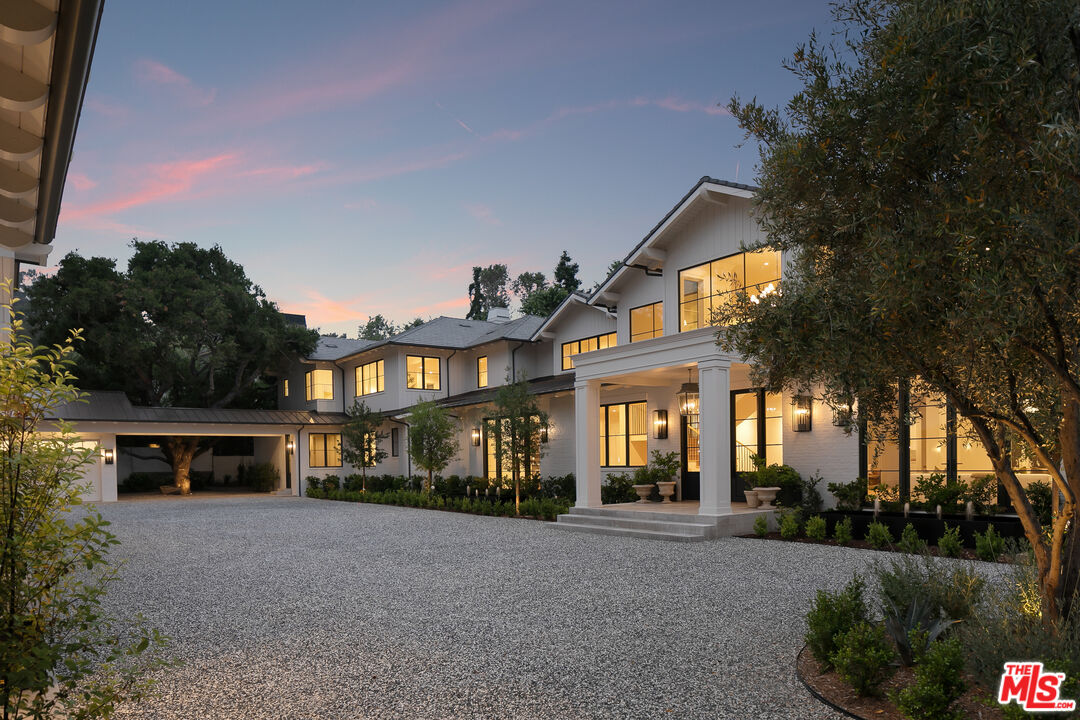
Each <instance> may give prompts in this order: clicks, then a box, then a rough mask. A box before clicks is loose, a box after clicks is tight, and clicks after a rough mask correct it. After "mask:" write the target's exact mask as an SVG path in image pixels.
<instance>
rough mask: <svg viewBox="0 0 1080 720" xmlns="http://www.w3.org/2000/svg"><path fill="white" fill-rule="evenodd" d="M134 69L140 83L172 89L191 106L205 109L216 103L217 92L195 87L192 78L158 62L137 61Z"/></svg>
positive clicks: (148, 60) (145, 59)
mask: <svg viewBox="0 0 1080 720" xmlns="http://www.w3.org/2000/svg"><path fill="white" fill-rule="evenodd" d="M134 69H135V77H136V78H137V79H138V80H139V81H141V82H143V83H146V84H148V85H156V86H159V87H168V88H171V89H172V90H173V91H174V92H176V93H177V95H178V96H179V97H180V99H181V100H183V101H184V102H186V103H188V104H190V105H196V106H199V107H205V106H207V105H209V104H210V103H212V102H214V97H215V96H216V95H217V90H214V89H213V88H211V89H209V90H204V89H202V88H200V87H198V86H197V85H195V83H194V82H192V81H191V78H189V77H187V76H185V75H181V74H180V73H178V72H177V71H175V70H173V69H172V68H171V67H168V66H167V65H163V64H161V63H159V62H157V61H156V60H150V59H148V58H143V59H140V60H136V61H135V67H134Z"/></svg>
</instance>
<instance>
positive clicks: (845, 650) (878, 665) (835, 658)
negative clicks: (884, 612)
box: [829, 620, 895, 696]
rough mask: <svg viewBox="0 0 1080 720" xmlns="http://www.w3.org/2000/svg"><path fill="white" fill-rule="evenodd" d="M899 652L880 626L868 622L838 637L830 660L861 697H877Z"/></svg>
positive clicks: (838, 672)
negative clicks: (896, 652) (890, 664)
mask: <svg viewBox="0 0 1080 720" xmlns="http://www.w3.org/2000/svg"><path fill="white" fill-rule="evenodd" d="M894 655H895V653H893V651H892V648H891V647H889V643H888V641H887V640H886V639H885V631H884V630H882V628H881V626H880V625H877V624H871V623H869V622H867V621H865V620H863V621H860V622H858V623H856V625H855V626H854V627H852V628H851V629H850V630H848V631H847V632H844V633H843V634H841V635H838V636H837V638H836V650H835V651H833V653H832V654H831V655H830V656H829V661H830V662H831V663H832V666H833V667H834V668H836V674H837V675H839V676H840V677H841V678H842V679H843V680H844V681H845V682H847V683H848V684H849V685H851V687H852V688H854V689H855V692H856V693H857V694H858V695H859V696H867V695H877V694H878V693H879V691H880V688H881V683H882V682H883V681H884V680H885V678H886V677H887V675H888V671H889V663H890V662H891V661H892V659H893V657H894Z"/></svg>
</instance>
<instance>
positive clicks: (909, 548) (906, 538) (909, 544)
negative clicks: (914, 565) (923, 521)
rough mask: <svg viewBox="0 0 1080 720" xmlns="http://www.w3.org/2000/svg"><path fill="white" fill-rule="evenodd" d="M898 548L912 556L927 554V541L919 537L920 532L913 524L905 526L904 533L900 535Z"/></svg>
mask: <svg viewBox="0 0 1080 720" xmlns="http://www.w3.org/2000/svg"><path fill="white" fill-rule="evenodd" d="M896 547H898V548H900V549H901V550H903V551H904V552H906V553H911V554H912V555H923V554H925V553H926V541H925V540H923V539H922V538H920V537H919V533H918V531H916V530H915V526H914V525H912V524H911V523H908V524H907V525H905V526H904V531H903V532H902V533H900V542H898V543H896Z"/></svg>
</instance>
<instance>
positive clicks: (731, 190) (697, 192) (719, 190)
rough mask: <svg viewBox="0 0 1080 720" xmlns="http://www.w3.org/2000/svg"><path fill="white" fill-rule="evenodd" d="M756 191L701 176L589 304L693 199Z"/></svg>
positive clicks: (593, 296) (592, 298)
mask: <svg viewBox="0 0 1080 720" xmlns="http://www.w3.org/2000/svg"><path fill="white" fill-rule="evenodd" d="M757 191H758V188H756V187H754V186H753V185H744V184H743V183H736V182H728V181H727V180H717V179H716V178H712V177H709V176H708V175H705V176H703V177H702V178H701V179H700V180H698V181H697V183H696V184H695V185H694V187H692V188H690V192H688V193H686V194H685V195H683V197H682V199H681V200H679V202H677V203H675V206H674V207H673V208H671V210H669V211H668V213H667V215H665V216H664V217H663V219H661V220H660V222H658V223H657V224H656V225H655V226H654V227H653V229H652V230H650V231H649V232H648V234H646V235H645V237H643V238H642V239H641V241H640V242H639V243H638V244H637V245H635V246H634V249H633V250H631V251H630V252H629V253H627V254H626V257H625V258H623V265H622V267H620V268H619V269H618V270H616V271H615V272H613V273H612V274H611V275H609V276H608V278H607V279H606V280H604V282H602V283H601V284H600V287H598V288H597V289H596V291H595V292H593V293H592V294H591V295H590V296H589V304H591V305H595V304H596V301H597V299H599V298H600V296H601V295H603V294H604V292H605V291H606V290H607V289H608V288H609V287H610V286H611V285H612V284H613V283H614V282H615V281H617V280H618V279H619V278H620V277H621V276H622V275H623V274H624V273H625V272H626V271H627V269H628V268H629V267H630V265H631V264H632V263H631V260H632V259H633V258H634V257H635V256H636V255H637V254H638V253H639V252H640V251H641V249H642V248H645V247H648V246H651V245H652V244H653V243H655V242H656V241H657V240H658V239H659V238H660V237H661V236H663V234H664V232H665V231H666V230H667V229H668V228H669V227H670V226H671V225H672V224H673V223H674V221H675V220H677V219H678V217H679V216H680V215H681V214H682V213H683V212H685V211H686V209H687V208H689V207H690V206H691V205H693V204H694V201H696V200H698V199H699V198H702V197H705V196H707V195H709V194H710V193H716V194H722V195H735V196H738V197H750V196H751V195H753V194H754V193H756V192H757Z"/></svg>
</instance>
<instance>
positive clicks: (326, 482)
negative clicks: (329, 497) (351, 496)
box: [322, 475, 341, 490]
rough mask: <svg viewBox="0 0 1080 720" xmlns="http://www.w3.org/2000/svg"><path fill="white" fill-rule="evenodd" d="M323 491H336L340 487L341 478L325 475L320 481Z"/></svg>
mask: <svg viewBox="0 0 1080 720" xmlns="http://www.w3.org/2000/svg"><path fill="white" fill-rule="evenodd" d="M322 486H323V490H337V489H338V488H340V487H341V478H339V477H338V476H337V475H327V476H326V477H324V478H323V481H322Z"/></svg>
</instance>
